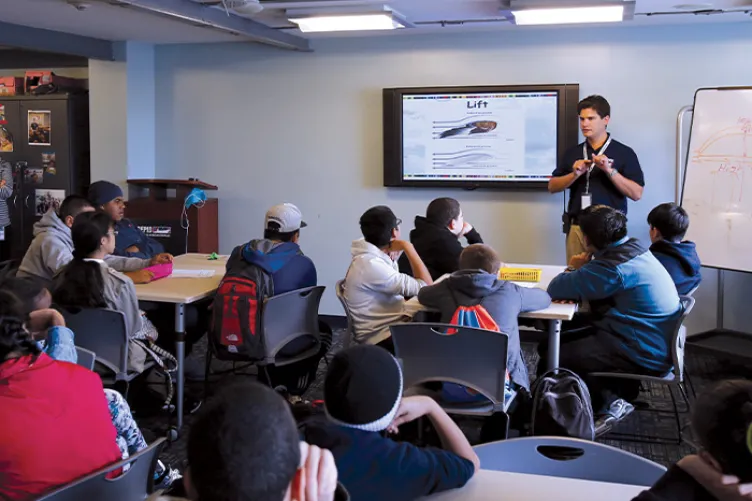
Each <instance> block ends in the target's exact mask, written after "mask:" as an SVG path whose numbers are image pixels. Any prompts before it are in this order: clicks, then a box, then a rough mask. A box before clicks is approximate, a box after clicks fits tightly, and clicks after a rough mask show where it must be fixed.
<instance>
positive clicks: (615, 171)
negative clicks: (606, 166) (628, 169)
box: [608, 167, 619, 177]
mask: <svg viewBox="0 0 752 501" xmlns="http://www.w3.org/2000/svg"><path fill="white" fill-rule="evenodd" d="M618 173H619V171H618V170H616V169H614V168H613V167H611V172H609V173H608V177H614V176H615V175H616V174H618Z"/></svg>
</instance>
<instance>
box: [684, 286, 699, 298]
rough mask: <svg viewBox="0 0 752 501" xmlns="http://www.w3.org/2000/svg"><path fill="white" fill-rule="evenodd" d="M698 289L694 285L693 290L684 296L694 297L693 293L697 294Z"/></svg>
mask: <svg viewBox="0 0 752 501" xmlns="http://www.w3.org/2000/svg"><path fill="white" fill-rule="evenodd" d="M699 288H700V286H699V285H695V286H694V288H693V289H692V290H690V291H689V292H687V294H686V295H687V296H694V295H695V292H697V289H699Z"/></svg>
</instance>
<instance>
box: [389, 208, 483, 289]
mask: <svg viewBox="0 0 752 501" xmlns="http://www.w3.org/2000/svg"><path fill="white" fill-rule="evenodd" d="M462 237H465V238H466V239H467V243H468V244H482V243H483V239H482V238H481V237H480V234H479V233H478V231H477V230H476V229H475V228H473V225H471V224H470V223H468V222H467V221H465V218H464V215H463V214H462V208H461V207H460V203H459V202H458V201H457V200H455V199H453V198H446V197H445V198H437V199H436V200H434V201H432V202H431V203H430V204H428V208H427V209H426V217H423V216H415V229H414V230H412V231H411V232H410V242H411V243H412V244H413V245H414V246H415V250H416V252H417V253H418V255H419V256H420V258H421V259H422V260H423V262H424V263H425V264H426V268H428V271H429V272H430V273H431V277H432V278H433V279H434V280H436V279H438V278H439V277H441V276H442V275H446V274H448V273H453V272H455V271H457V270H458V269H459V262H460V253H461V252H462V243H461V242H460V238H462ZM399 265H400V271H401V272H403V273H407V274H410V264H409V262H408V261H407V257H406V256H402V257H401V258H400V260H399Z"/></svg>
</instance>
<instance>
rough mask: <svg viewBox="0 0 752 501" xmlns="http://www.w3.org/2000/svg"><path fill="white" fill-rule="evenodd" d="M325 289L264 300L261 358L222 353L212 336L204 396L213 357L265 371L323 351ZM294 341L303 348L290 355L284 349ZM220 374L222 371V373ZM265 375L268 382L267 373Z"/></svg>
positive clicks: (293, 292)
mask: <svg viewBox="0 0 752 501" xmlns="http://www.w3.org/2000/svg"><path fill="white" fill-rule="evenodd" d="M324 289H325V287H324V286H323V285H319V286H314V287H307V288H305V289H298V290H294V291H290V292H286V293H284V294H280V295H278V296H272V297H270V298H268V299H266V300H265V301H264V306H263V308H262V309H261V322H260V325H261V329H260V330H261V332H260V333H259V334H260V335H261V338H262V339H263V341H264V358H263V359H261V360H252V359H250V358H248V357H244V356H242V355H236V354H233V355H232V356H231V357H227V356H225V355H224V354H223V350H218V349H217V348H216V345H215V343H216V340H215V339H214V337H213V336H211V335H209V346H208V349H207V351H206V376H205V379H204V398H206V396H207V393H208V387H209V376H210V375H211V361H212V358H217V359H218V360H225V361H232V362H247V363H248V364H249V365H256V366H257V367H258V368H259V369H260V370H264V371H266V370H267V368H268V366H270V365H274V366H275V367H284V366H286V365H290V364H293V363H296V362H300V361H302V360H305V359H307V358H309V357H312V356H314V355H316V354H317V353H318V352H319V351H320V350H321V333H320V331H319V303H321V296H322V295H323V294H324ZM306 341H308V342H306ZM292 343H296V344H298V343H300V344H301V346H302V348H301V350H300V351H297V352H296V353H295V354H287V353H286V352H287V351H288V350H285V347H289V346H290V345H291V344H292ZM224 372H227V371H224ZM230 372H234V368H233V369H232V370H231V371H230ZM221 373H223V372H220V373H219V374H221ZM266 376H267V381H269V380H270V378H269V374H268V372H267V374H266Z"/></svg>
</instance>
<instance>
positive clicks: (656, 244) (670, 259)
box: [648, 202, 702, 295]
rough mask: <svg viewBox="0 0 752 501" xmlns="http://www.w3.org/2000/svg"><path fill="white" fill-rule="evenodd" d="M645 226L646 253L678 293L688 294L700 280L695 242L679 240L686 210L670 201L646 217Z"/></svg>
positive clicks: (686, 219) (686, 226) (683, 232)
mask: <svg viewBox="0 0 752 501" xmlns="http://www.w3.org/2000/svg"><path fill="white" fill-rule="evenodd" d="M648 224H649V225H650V241H651V242H652V244H653V245H651V246H650V252H652V253H653V255H654V256H655V257H656V259H658V261H660V262H661V264H662V265H663V267H664V268H666V271H668V274H669V275H671V278H672V279H673V280H674V283H675V284H676V290H677V291H678V292H679V294H681V295H686V294H689V292H690V291H691V290H692V289H695V288H696V287H697V286H699V285H700V282H701V281H702V275H701V274H700V267H701V266H702V263H700V256H698V255H697V250H695V243H694V242H688V241H682V239H683V238H684V235H686V234H687V229H689V215H687V211H685V210H684V209H683V208H681V207H679V206H678V205H676V204H675V203H673V202H671V203H665V204H661V205H659V206H657V207H655V208H654V209H653V210H651V211H650V214H648Z"/></svg>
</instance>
